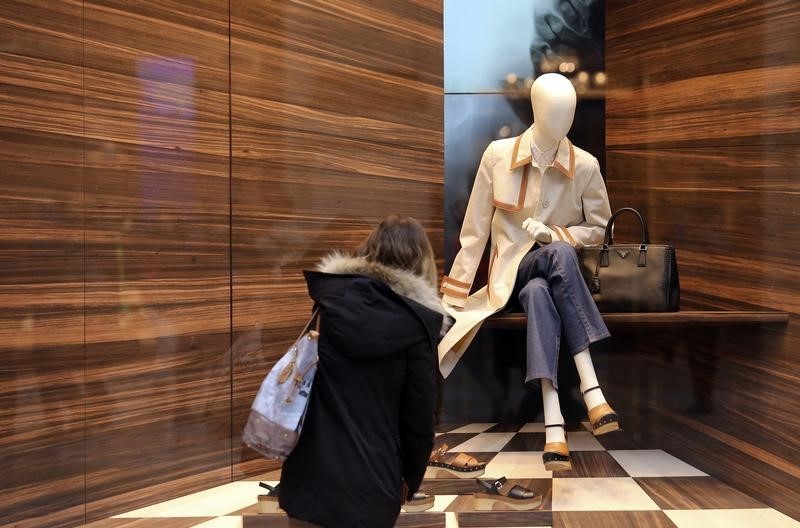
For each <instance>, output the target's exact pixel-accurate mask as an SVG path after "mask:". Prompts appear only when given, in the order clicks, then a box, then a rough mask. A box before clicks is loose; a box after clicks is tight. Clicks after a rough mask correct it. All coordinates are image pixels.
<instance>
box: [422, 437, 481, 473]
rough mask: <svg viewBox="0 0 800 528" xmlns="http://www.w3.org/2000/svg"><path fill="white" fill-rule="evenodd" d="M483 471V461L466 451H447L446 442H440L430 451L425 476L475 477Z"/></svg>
mask: <svg viewBox="0 0 800 528" xmlns="http://www.w3.org/2000/svg"><path fill="white" fill-rule="evenodd" d="M484 471H486V464H485V463H481V462H478V459H476V458H475V457H474V456H470V455H468V454H466V453H448V452H447V444H442V445H441V446H439V447H438V448H436V449H434V450H433V452H432V453H431V457H430V459H429V460H428V468H427V469H426V470H425V478H427V479H436V478H475V477H480V476H481V475H483V472H484Z"/></svg>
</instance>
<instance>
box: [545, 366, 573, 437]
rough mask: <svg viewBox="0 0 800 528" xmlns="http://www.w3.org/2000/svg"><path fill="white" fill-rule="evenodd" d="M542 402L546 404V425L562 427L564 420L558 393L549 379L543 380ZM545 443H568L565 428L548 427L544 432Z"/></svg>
mask: <svg viewBox="0 0 800 528" xmlns="http://www.w3.org/2000/svg"><path fill="white" fill-rule="evenodd" d="M542 402H543V403H544V423H545V425H561V424H563V423H564V418H563V417H562V416H561V405H560V404H559V403H558V391H557V390H556V388H555V387H553V382H552V381H550V380H549V379H543V380H542ZM544 434H545V442H547V443H548V444H549V443H550V442H566V441H567V438H566V436H565V435H564V428H563V427H547V428H545V430H544Z"/></svg>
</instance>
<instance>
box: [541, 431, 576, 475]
mask: <svg viewBox="0 0 800 528" xmlns="http://www.w3.org/2000/svg"><path fill="white" fill-rule="evenodd" d="M544 427H545V429H547V428H548V427H563V428H564V437H565V438H566V435H567V430H566V427H564V424H554V425H545V426H544ZM542 461H543V462H544V469H545V471H569V470H571V469H572V463H571V462H570V461H569V447H568V446H567V444H566V443H564V442H549V443H546V444H545V445H544V453H543V454H542Z"/></svg>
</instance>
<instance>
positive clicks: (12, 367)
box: [0, 1, 84, 528]
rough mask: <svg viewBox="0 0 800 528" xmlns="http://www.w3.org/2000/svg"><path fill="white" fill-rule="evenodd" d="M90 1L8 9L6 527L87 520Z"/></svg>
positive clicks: (4, 73)
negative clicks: (84, 28) (84, 21)
mask: <svg viewBox="0 0 800 528" xmlns="http://www.w3.org/2000/svg"><path fill="white" fill-rule="evenodd" d="M81 16H82V10H81V6H80V4H71V3H66V2H60V3H48V4H43V3H42V2H34V1H31V2H25V1H10V2H4V3H3V9H2V12H0V224H2V226H3V228H2V229H0V467H2V468H3V476H2V478H1V479H0V496H2V500H1V501H0V524H2V525H7V523H8V524H13V525H14V526H18V527H20V528H26V527H34V526H35V527H40V526H70V525H75V524H78V523H80V522H81V521H82V520H83V499H84V494H83V464H84V459H83V436H84V412H83V354H84V351H83V323H84V318H83V254H82V253H83V198H82V193H83V186H82V180H83V171H82V166H81V161H82V152H81V132H82V124H83V107H82V95H81V93H82V77H81V73H82V72H81V63H82V61H83V51H82V41H81Z"/></svg>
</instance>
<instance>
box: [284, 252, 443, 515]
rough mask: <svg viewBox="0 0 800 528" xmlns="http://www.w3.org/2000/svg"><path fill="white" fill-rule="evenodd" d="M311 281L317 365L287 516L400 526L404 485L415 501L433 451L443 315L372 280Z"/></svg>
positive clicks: (287, 477) (290, 466) (315, 275)
mask: <svg viewBox="0 0 800 528" xmlns="http://www.w3.org/2000/svg"><path fill="white" fill-rule="evenodd" d="M351 260H352V259H351ZM356 260H357V259H356ZM346 269H349V268H347V267H346ZM356 269H358V268H356ZM390 270H391V269H390ZM384 271H385V270H384ZM305 275H306V281H307V283H308V290H309V294H310V295H311V297H312V299H314V301H315V302H316V304H317V305H318V306H319V307H320V308H321V312H320V313H321V325H320V338H319V365H318V370H317V374H316V377H315V379H314V385H313V388H312V392H311V396H310V398H309V404H308V405H309V407H308V412H307V414H306V418H305V423H304V425H303V430H302V433H301V435H300V440H299V442H298V444H297V447H296V448H295V449H294V451H293V452H292V453H291V455H290V456H289V458H288V459H287V460H286V461H285V462H284V465H283V471H282V475H281V491H280V506H281V508H283V509H284V510H285V511H286V512H287V513H288V514H289V516H290V517H294V518H297V519H302V520H305V521H308V522H311V523H314V524H317V525H320V526H324V527H330V528H346V527H347V528H349V527H353V528H355V527H359V528H360V527H364V528H381V527H391V526H394V523H395V521H396V519H397V516H398V514H399V511H400V506H401V504H402V502H403V497H402V496H401V495H402V492H401V490H402V483H403V480H405V482H406V483H407V485H408V489H409V496H410V495H411V494H412V493H413V492H414V491H416V490H417V489H418V488H419V486H420V484H421V482H422V478H423V475H424V473H425V468H426V465H427V460H428V457H429V456H430V453H431V449H432V447H433V437H434V433H433V426H434V409H435V398H436V382H435V376H436V365H437V361H436V358H437V355H436V344H437V341H438V336H439V332H440V329H441V325H442V315H441V313H437V312H436V311H433V310H432V309H430V308H427V307H425V306H423V305H422V304H420V303H419V302H417V301H415V300H412V299H411V298H408V297H404V296H401V295H399V294H398V293H396V292H395V291H394V290H393V289H392V287H390V285H389V284H388V283H387V282H384V281H382V280H379V279H377V278H375V277H374V276H369V275H359V274H328V273H321V272H306V274H305ZM389 275H390V276H391V275H392V274H391V273H390V274H389ZM433 291H434V294H433V295H434V296H435V290H433Z"/></svg>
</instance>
